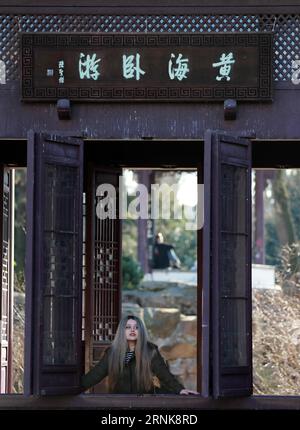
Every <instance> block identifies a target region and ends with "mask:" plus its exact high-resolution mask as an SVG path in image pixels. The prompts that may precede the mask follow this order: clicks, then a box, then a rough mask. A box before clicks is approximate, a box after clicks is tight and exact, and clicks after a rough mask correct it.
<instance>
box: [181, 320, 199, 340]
mask: <svg viewBox="0 0 300 430" xmlns="http://www.w3.org/2000/svg"><path fill="white" fill-rule="evenodd" d="M179 331H180V332H181V333H182V334H183V335H184V336H194V337H197V316H196V315H188V316H187V315H181V318H180V326H179Z"/></svg>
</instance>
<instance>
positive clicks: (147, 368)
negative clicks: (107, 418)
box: [108, 315, 153, 393]
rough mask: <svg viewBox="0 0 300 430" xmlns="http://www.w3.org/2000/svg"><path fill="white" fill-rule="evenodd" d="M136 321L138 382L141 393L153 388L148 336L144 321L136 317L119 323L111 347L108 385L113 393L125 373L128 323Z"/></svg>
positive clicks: (129, 316) (127, 317)
mask: <svg viewBox="0 0 300 430" xmlns="http://www.w3.org/2000/svg"><path fill="white" fill-rule="evenodd" d="M129 319H132V320H134V321H136V323H137V327H138V337H137V341H136V345H135V360H136V367H135V373H136V381H137V390H138V392H139V393H144V392H148V391H150V390H151V388H152V386H153V382H152V376H153V375H152V373H151V357H152V352H151V350H150V348H149V346H148V334H147V330H146V327H145V325H144V323H143V322H142V320H141V319H140V318H138V317H136V316H134V315H128V316H126V317H123V318H122V319H121V321H120V323H119V326H118V329H117V332H116V336H115V339H114V341H113V343H112V346H111V351H110V354H109V363H108V385H109V391H113V390H114V388H115V386H116V385H117V382H118V381H119V378H120V376H121V374H122V373H123V371H124V360H125V355H126V351H127V349H128V344H127V340H126V336H125V328H126V324H127V321H128V320H129Z"/></svg>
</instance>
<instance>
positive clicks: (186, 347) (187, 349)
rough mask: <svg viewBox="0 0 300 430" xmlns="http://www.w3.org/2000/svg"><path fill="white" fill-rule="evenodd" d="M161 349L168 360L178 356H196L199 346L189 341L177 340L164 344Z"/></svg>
mask: <svg viewBox="0 0 300 430" xmlns="http://www.w3.org/2000/svg"><path fill="white" fill-rule="evenodd" d="M160 351H161V353H162V354H163V356H164V357H165V359H166V360H175V359H176V358H178V357H181V358H193V357H196V354H197V348H196V345H193V344H191V343H189V342H180V341H179V342H177V343H171V342H170V343H169V344H165V345H162V346H161V347H160Z"/></svg>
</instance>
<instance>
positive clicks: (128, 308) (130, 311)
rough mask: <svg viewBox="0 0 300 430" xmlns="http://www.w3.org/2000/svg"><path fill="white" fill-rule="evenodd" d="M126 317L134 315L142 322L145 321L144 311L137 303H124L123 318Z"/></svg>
mask: <svg viewBox="0 0 300 430" xmlns="http://www.w3.org/2000/svg"><path fill="white" fill-rule="evenodd" d="M126 315H134V316H136V317H138V318H140V319H141V320H144V309H143V308H141V307H140V306H139V305H137V304H136V303H131V302H126V303H122V317H124V316H126Z"/></svg>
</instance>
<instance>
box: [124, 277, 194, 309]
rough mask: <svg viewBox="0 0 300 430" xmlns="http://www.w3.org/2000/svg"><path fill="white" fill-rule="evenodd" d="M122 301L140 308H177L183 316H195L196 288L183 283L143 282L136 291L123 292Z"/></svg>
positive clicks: (190, 284)
mask: <svg viewBox="0 0 300 430" xmlns="http://www.w3.org/2000/svg"><path fill="white" fill-rule="evenodd" d="M123 301H124V302H126V301H128V302H133V303H137V304H138V305H140V306H141V307H143V308H144V307H157V308H158V307H160V308H177V309H179V310H180V312H181V313H183V314H185V315H196V314H197V286H196V285H195V284H192V283H183V282H161V281H144V282H142V283H141V284H140V286H139V288H138V289H136V290H125V291H123Z"/></svg>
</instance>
